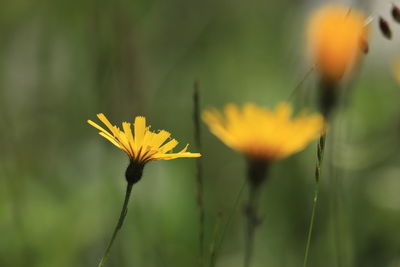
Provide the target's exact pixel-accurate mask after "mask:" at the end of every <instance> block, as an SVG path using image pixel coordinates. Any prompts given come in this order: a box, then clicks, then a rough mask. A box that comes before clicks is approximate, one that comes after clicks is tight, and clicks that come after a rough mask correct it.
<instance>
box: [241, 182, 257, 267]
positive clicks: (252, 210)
mask: <svg viewBox="0 0 400 267" xmlns="http://www.w3.org/2000/svg"><path fill="white" fill-rule="evenodd" d="M259 194H260V187H258V186H251V187H250V194H249V200H248V203H247V206H246V219H247V226H246V241H245V242H246V243H245V244H246V246H245V254H244V265H243V266H244V267H250V265H251V260H252V256H253V249H254V235H255V231H256V228H257V226H258V225H260V223H261V220H260V218H259V217H258V215H257V206H258V205H257V204H258V198H259Z"/></svg>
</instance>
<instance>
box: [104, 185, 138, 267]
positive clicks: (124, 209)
mask: <svg viewBox="0 0 400 267" xmlns="http://www.w3.org/2000/svg"><path fill="white" fill-rule="evenodd" d="M132 186H133V183H132V182H128V183H127V186H126V193H125V200H124V204H123V206H122V210H121V214H120V215H119V219H118V223H117V225H116V226H115V229H114V232H113V234H112V237H111V240H110V243H109V244H108V246H107V248H106V250H105V251H104V254H103V257H102V258H101V260H100V262H99V265H98V267H102V266H103V265H104V263H105V262H106V260H107V258H108V255H109V254H110V250H111V247H112V245H113V243H114V240H115V238H116V237H117V234H118V231H119V230H120V229H121V227H122V225H123V223H124V220H125V217H126V214H127V213H128V203H129V198H130V196H131V192H132Z"/></svg>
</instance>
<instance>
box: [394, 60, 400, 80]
mask: <svg viewBox="0 0 400 267" xmlns="http://www.w3.org/2000/svg"><path fill="white" fill-rule="evenodd" d="M393 74H394V78H395V79H396V81H397V83H399V84H400V59H397V60H396V61H395V62H394V64H393Z"/></svg>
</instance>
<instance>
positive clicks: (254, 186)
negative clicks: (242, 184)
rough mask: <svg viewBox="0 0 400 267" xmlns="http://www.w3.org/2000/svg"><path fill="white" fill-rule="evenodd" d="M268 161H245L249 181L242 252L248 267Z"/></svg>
mask: <svg viewBox="0 0 400 267" xmlns="http://www.w3.org/2000/svg"><path fill="white" fill-rule="evenodd" d="M268 167H269V165H268V162H267V161H263V160H257V159H250V158H249V159H248V161H247V182H248V183H249V187H250V188H249V199H248V202H247V205H246V207H245V215H246V220H247V226H246V236H245V238H246V241H245V242H246V243H245V252H244V253H245V254H244V267H250V264H251V260H252V256H253V248H254V236H255V231H256V228H257V226H259V225H260V224H261V219H260V218H259V216H258V214H257V206H258V202H259V196H260V189H261V186H262V185H263V183H264V182H265V180H266V179H267V172H268Z"/></svg>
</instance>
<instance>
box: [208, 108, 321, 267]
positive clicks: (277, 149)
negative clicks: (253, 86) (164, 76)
mask: <svg viewBox="0 0 400 267" xmlns="http://www.w3.org/2000/svg"><path fill="white" fill-rule="evenodd" d="M291 115H292V107H291V105H290V104H289V103H281V104H279V105H278V106H277V108H276V109H275V110H270V109H268V108H263V107H258V106H256V105H254V104H251V103H248V104H245V105H244V106H243V108H242V109H241V108H239V107H238V106H237V105H235V104H228V105H226V107H225V108H224V111H223V112H220V111H218V110H216V109H208V110H205V111H204V112H203V114H202V118H203V121H204V122H205V123H206V124H207V125H208V127H209V129H210V131H211V132H212V133H213V134H214V135H215V136H217V137H218V138H219V139H220V140H221V141H222V142H223V143H224V144H226V145H227V146H228V147H230V148H232V149H234V150H236V151H239V152H240V153H242V154H244V155H245V156H246V158H247V163H248V164H247V172H248V173H247V182H248V184H249V186H250V189H249V190H250V191H249V200H248V203H247V205H246V209H245V210H246V218H247V229H246V251H245V259H244V266H250V262H251V258H252V247H253V239H254V233H255V228H256V226H258V225H259V224H260V222H261V221H260V219H259V218H258V216H257V210H256V207H257V203H258V198H259V194H260V185H261V184H262V183H263V182H264V181H265V179H266V177H267V172H268V166H269V163H271V162H272V161H276V160H280V159H283V158H286V157H288V156H290V155H292V154H294V153H296V152H299V151H301V150H303V149H304V148H305V147H306V146H307V145H308V144H309V143H310V142H311V141H312V140H314V139H316V138H318V137H319V135H320V134H321V132H322V131H323V130H324V118H323V116H322V115H320V114H309V113H307V112H306V111H303V112H301V113H300V115H298V116H297V117H294V118H292V116H291Z"/></svg>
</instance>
